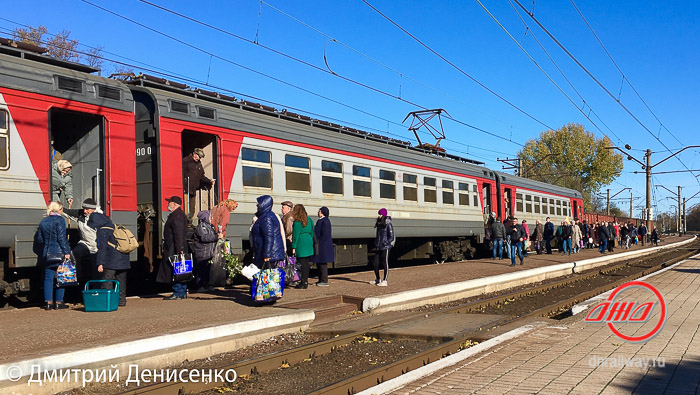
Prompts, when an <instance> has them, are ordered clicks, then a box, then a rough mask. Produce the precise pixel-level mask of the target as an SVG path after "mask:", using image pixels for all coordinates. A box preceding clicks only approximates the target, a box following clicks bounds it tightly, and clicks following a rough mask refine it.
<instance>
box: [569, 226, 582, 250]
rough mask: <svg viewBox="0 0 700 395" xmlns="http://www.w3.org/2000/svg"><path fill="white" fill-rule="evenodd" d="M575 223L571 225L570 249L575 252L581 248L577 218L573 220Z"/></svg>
mask: <svg viewBox="0 0 700 395" xmlns="http://www.w3.org/2000/svg"><path fill="white" fill-rule="evenodd" d="M574 221H575V223H574V224H573V225H571V249H572V250H573V252H574V253H575V254H577V253H578V252H579V251H580V250H581V238H582V235H581V227H580V226H578V220H574Z"/></svg>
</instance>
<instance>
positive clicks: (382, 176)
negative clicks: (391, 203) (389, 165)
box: [379, 170, 396, 199]
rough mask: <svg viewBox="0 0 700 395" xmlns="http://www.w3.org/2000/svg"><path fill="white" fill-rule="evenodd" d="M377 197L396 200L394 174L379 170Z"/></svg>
mask: <svg viewBox="0 0 700 395" xmlns="http://www.w3.org/2000/svg"><path fill="white" fill-rule="evenodd" d="M379 197H380V198H382V199H396V173H395V172H393V171H388V170H379Z"/></svg>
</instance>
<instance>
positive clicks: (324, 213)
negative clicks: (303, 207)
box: [318, 206, 330, 217]
mask: <svg viewBox="0 0 700 395" xmlns="http://www.w3.org/2000/svg"><path fill="white" fill-rule="evenodd" d="M318 211H320V212H321V214H323V216H324V217H328V214H330V211H328V207H326V206H323V207H321V208H320V209H318Z"/></svg>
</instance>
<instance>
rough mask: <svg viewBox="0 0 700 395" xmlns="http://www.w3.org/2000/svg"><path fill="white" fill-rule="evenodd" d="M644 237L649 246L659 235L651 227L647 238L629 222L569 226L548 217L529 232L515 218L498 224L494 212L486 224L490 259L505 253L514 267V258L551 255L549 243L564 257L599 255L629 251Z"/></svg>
mask: <svg viewBox="0 0 700 395" xmlns="http://www.w3.org/2000/svg"><path fill="white" fill-rule="evenodd" d="M647 237H648V238H649V240H650V241H651V243H652V244H653V245H657V244H658V242H659V233H658V231H657V230H656V228H654V230H653V231H652V232H651V234H649V235H648V230H647V227H646V225H645V224H644V223H642V224H641V225H639V227H636V226H635V225H634V224H633V223H632V222H631V221H628V222H627V223H620V222H618V221H607V222H606V221H602V222H596V223H595V224H593V225H591V224H588V222H587V221H586V220H584V221H579V220H578V218H576V219H574V221H573V223H570V222H569V221H567V220H565V221H562V222H561V224H559V225H557V226H556V228H555V225H554V223H553V222H551V220H550V217H547V218H546V219H545V222H544V224H543V223H541V222H540V220H536V221H535V228H534V230H533V231H532V232H530V229H529V226H528V224H527V221H526V220H523V221H522V223H519V222H518V219H517V218H515V217H508V218H507V219H506V220H504V221H501V219H500V218H497V217H496V213H491V215H490V216H489V219H488V221H487V224H486V239H487V240H489V241H490V242H491V243H492V244H493V259H494V260H496V259H498V260H502V259H503V255H504V252H505V255H506V258H510V260H511V266H515V263H516V261H515V258H516V257H518V258H519V260H520V264H521V265H523V264H524V259H523V258H524V257H526V256H527V254H528V252H530V251H534V252H536V253H537V254H552V241H553V240H554V241H555V242H556V246H557V248H558V250H559V251H560V252H561V253H562V254H564V255H571V254H576V253H578V252H580V251H581V250H582V249H591V248H597V249H598V251H599V252H600V253H601V254H605V253H606V252H614V249H615V244H616V243H617V245H618V246H619V247H620V248H630V247H633V246H635V245H637V244H638V243H641V244H642V245H645V244H646V242H647Z"/></svg>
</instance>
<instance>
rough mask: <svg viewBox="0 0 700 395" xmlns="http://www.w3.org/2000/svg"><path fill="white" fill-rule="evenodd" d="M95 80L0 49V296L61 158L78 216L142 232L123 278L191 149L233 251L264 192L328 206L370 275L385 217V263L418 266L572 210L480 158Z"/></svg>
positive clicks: (148, 251)
mask: <svg viewBox="0 0 700 395" xmlns="http://www.w3.org/2000/svg"><path fill="white" fill-rule="evenodd" d="M96 72H97V70H96V69H93V68H90V67H87V66H83V65H78V64H74V63H68V62H60V61H56V60H54V59H50V58H47V57H44V56H41V55H37V54H33V53H29V52H26V51H23V50H19V49H15V48H10V47H7V46H2V45H0V73H1V74H2V75H3V78H2V80H0V142H2V143H1V144H0V148H2V154H0V212H1V213H2V215H1V216H0V259H2V260H3V265H2V270H3V271H2V272H1V273H0V274H1V276H0V294H1V293H2V291H3V290H4V292H5V294H7V295H9V294H21V293H23V292H26V291H28V290H29V288H30V281H29V278H31V277H32V275H33V274H34V273H35V267H36V255H35V254H34V252H33V251H32V241H33V234H34V232H35V230H36V227H37V224H38V223H39V221H40V220H41V218H42V217H43V215H44V210H45V207H46V204H47V203H48V202H49V201H50V200H51V199H52V194H51V187H52V185H51V182H52V181H51V176H50V172H51V165H52V160H56V159H57V158H58V157H61V158H63V159H66V160H69V161H70V162H71V163H73V171H72V174H73V184H74V203H73V207H74V208H77V207H80V202H82V201H83V200H84V199H85V198H88V197H92V198H94V199H96V200H97V202H98V203H99V205H100V206H101V208H102V209H103V210H104V211H105V213H106V214H107V215H110V216H111V217H112V219H113V220H114V222H115V223H119V224H123V225H125V226H127V227H129V228H131V229H132V230H133V231H134V233H135V234H137V235H138V238H139V242H140V244H141V247H140V248H139V249H138V250H137V251H135V252H134V253H132V256H131V258H132V267H133V268H134V270H137V271H140V272H141V273H143V276H142V277H143V278H148V276H149V274H150V273H153V271H154V270H155V269H156V267H157V265H158V264H159V262H160V260H161V258H162V257H161V256H160V254H161V240H162V226H163V223H164V221H165V219H166V218H167V214H168V213H167V208H166V204H165V202H164V199H165V198H167V197H170V196H173V195H177V196H183V189H184V188H185V187H186V185H185V183H186V182H187V181H185V180H183V173H182V158H183V157H185V156H187V155H189V154H190V153H191V152H192V151H193V150H194V149H195V148H201V149H203V150H204V152H205V156H204V158H203V159H202V163H203V165H204V169H205V172H206V175H207V177H209V178H212V179H216V180H217V182H216V183H215V186H214V188H213V189H211V190H206V189H203V190H201V193H199V194H198V195H197V197H196V200H197V201H196V210H197V211H198V210H200V209H209V208H210V207H212V206H213V205H214V204H216V203H217V202H218V201H219V200H220V199H227V198H230V199H235V200H237V201H238V202H239V203H240V205H239V207H238V209H237V210H236V211H235V212H234V213H233V214H232V216H231V221H230V223H229V225H228V228H227V236H228V238H229V239H230V240H231V242H232V246H233V248H234V251H236V252H237V253H240V254H243V253H245V252H246V251H247V250H248V249H249V240H248V232H249V227H250V224H251V220H252V217H253V214H254V213H255V211H256V208H255V207H256V206H255V205H256V201H255V199H256V198H257V197H258V196H260V195H271V196H273V198H274V200H275V202H276V203H277V204H276V205H275V207H274V209H275V211H279V210H280V206H279V203H280V202H282V201H285V200H291V201H292V202H294V203H295V204H299V203H300V204H304V205H305V206H306V208H307V211H308V213H309V215H310V216H312V217H314V218H315V214H316V212H317V210H318V208H319V207H321V206H327V207H329V209H330V219H331V222H332V224H333V240H334V244H335V249H336V262H335V263H334V265H335V267H341V266H352V265H366V264H367V262H368V260H369V259H370V258H371V254H372V252H371V249H372V248H373V237H374V228H373V225H374V220H375V218H376V216H377V210H378V209H380V208H382V207H384V208H387V210H388V211H389V213H390V215H391V216H392V220H393V222H394V225H395V230H396V236H397V243H396V247H395V248H394V249H393V251H392V259H396V260H412V259H423V260H429V261H444V260H461V259H465V258H470V257H473V256H474V254H475V250H476V248H477V247H478V246H479V245H480V244H481V243H482V242H483V241H484V235H485V222H486V219H487V217H488V215H489V213H491V212H494V213H496V215H497V216H499V217H501V218H504V217H506V216H508V215H514V216H517V217H519V218H520V219H528V220H531V221H532V223H533V224H534V220H535V219H541V220H544V218H545V217H547V216H549V217H552V220H553V221H554V222H557V221H561V220H563V219H564V218H567V217H568V218H572V217H575V216H578V215H580V214H581V213H582V210H581V207H582V200H581V194H580V193H579V192H577V191H573V190H570V189H566V188H561V187H557V186H553V185H549V184H546V183H541V182H536V181H531V180H528V179H523V178H520V177H516V176H512V175H508V174H503V173H499V172H495V171H492V170H489V169H487V168H485V167H483V166H480V164H481V163H480V162H476V161H472V160H469V159H465V158H460V157H457V156H453V155H450V154H446V153H441V152H430V151H426V150H423V149H419V148H416V147H413V146H411V144H409V143H407V142H403V141H399V140H395V139H389V138H386V137H384V136H379V135H375V134H370V133H366V132H363V131H360V130H356V129H352V128H347V127H343V126H341V125H336V124H333V123H329V122H326V121H322V120H314V119H310V118H309V117H306V116H302V115H297V114H293V113H290V112H287V111H277V110H276V109H274V108H271V107H267V106H264V105H260V104H257V103H250V102H246V101H239V100H236V99H234V98H232V97H227V96H225V95H221V94H217V93H214V92H208V91H202V90H199V89H194V90H193V89H190V88H189V87H187V86H185V85H183V84H179V83H176V82H172V81H166V80H164V79H160V78H156V77H151V76H144V75H141V76H138V77H135V78H133V79H132V80H130V81H129V82H128V83H123V82H120V81H115V80H111V79H108V78H103V77H99V76H97V75H95V73H96ZM184 198H186V196H184ZM62 200H63V201H64V204H65V198H62ZM183 200H184V199H183ZM183 209H186V207H183ZM69 228H70V231H69V234H70V237H71V239H70V242H71V243H75V242H77V241H78V239H79V234H78V233H77V230H76V227H75V224H69ZM530 230H531V232H532V231H534V226H531V227H530ZM135 284H136V285H133V284H131V283H130V286H144V285H143V284H142V285H139V283H138V282H137V283H135Z"/></svg>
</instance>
